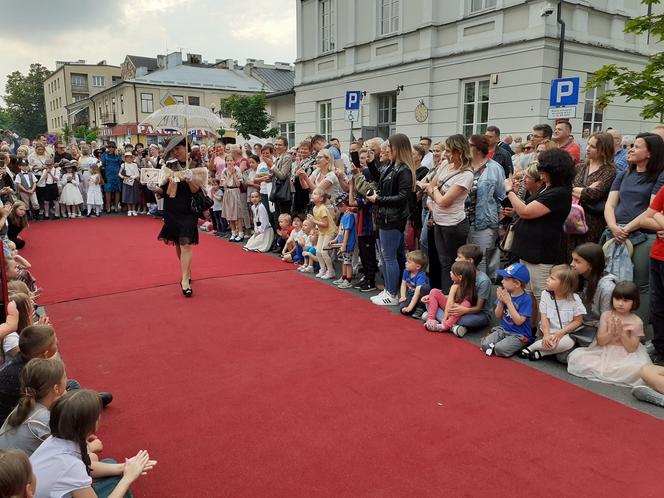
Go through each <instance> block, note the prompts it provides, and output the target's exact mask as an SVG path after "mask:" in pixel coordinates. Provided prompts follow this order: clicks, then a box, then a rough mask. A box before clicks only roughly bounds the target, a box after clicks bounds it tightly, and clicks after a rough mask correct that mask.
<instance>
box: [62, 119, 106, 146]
mask: <svg viewBox="0 0 664 498" xmlns="http://www.w3.org/2000/svg"><path fill="white" fill-rule="evenodd" d="M62 136H63V137H64V139H65V142H69V139H70V138H72V137H74V138H77V139H78V140H83V141H84V142H86V143H90V142H92V141H93V140H97V137H98V136H99V128H97V127H96V126H95V127H94V128H88V127H87V126H85V125H80V126H78V127H76V128H71V127H70V126H69V125H68V124H66V123H65V125H64V126H63V127H62Z"/></svg>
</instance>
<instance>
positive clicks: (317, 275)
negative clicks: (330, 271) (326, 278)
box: [316, 270, 326, 278]
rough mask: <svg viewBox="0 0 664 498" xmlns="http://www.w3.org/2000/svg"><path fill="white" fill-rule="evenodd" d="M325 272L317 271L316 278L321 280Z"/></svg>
mask: <svg viewBox="0 0 664 498" xmlns="http://www.w3.org/2000/svg"><path fill="white" fill-rule="evenodd" d="M325 273H326V272H324V271H323V270H319V271H318V273H316V278H323V275H325Z"/></svg>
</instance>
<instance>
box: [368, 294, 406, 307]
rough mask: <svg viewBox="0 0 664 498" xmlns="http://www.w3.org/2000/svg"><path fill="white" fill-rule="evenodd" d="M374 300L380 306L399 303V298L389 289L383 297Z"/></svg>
mask: <svg viewBox="0 0 664 498" xmlns="http://www.w3.org/2000/svg"><path fill="white" fill-rule="evenodd" d="M372 301H373V303H374V304H377V305H378V306H396V305H397V304H399V300H398V299H397V298H396V297H395V296H393V295H392V294H390V293H389V292H387V291H385V294H384V295H383V297H382V298H381V299H373V300H372Z"/></svg>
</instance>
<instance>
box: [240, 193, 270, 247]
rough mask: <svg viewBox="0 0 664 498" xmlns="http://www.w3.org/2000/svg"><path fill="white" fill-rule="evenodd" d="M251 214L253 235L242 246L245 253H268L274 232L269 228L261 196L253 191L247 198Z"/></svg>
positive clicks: (268, 218)
mask: <svg viewBox="0 0 664 498" xmlns="http://www.w3.org/2000/svg"><path fill="white" fill-rule="evenodd" d="M249 200H250V201H251V212H252V214H253V218H254V234H253V235H252V236H251V237H250V238H249V240H248V241H247V245H246V246H244V248H243V249H244V250H245V251H254V252H268V251H269V250H270V246H272V241H273V240H274V230H272V227H271V226H270V217H269V216H268V214H267V209H265V206H264V205H263V203H262V202H261V195H260V194H259V193H258V192H256V191H254V192H252V193H251V195H250V196H249Z"/></svg>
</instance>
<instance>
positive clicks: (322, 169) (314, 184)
mask: <svg viewBox="0 0 664 498" xmlns="http://www.w3.org/2000/svg"><path fill="white" fill-rule="evenodd" d="M297 174H298V176H299V178H300V185H301V186H302V188H305V189H308V190H310V191H311V193H312V202H313V191H314V190H315V189H317V188H321V189H323V190H324V191H325V193H326V194H327V198H328V199H336V198H337V195H339V192H341V186H340V185H339V179H338V178H337V175H336V174H335V173H334V158H333V157H332V153H331V152H330V150H329V149H321V150H319V151H318V153H317V154H316V169H314V171H313V172H312V173H311V175H309V176H307V174H306V172H305V170H304V169H302V168H300V169H299V170H298V172H297Z"/></svg>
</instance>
